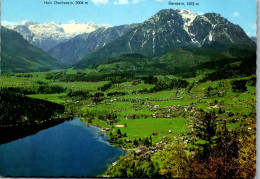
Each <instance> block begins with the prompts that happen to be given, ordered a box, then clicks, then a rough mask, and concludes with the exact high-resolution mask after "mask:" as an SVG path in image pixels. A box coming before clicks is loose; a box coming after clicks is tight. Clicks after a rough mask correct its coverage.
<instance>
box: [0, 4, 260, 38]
mask: <svg viewBox="0 0 260 179" xmlns="http://www.w3.org/2000/svg"><path fill="white" fill-rule="evenodd" d="M44 1H51V2H53V4H52V5H45V4H44ZM54 1H55V0H2V7H1V8H2V9H1V11H2V16H1V21H2V24H3V25H7V24H18V23H22V22H25V21H36V22H39V23H48V22H51V21H55V22H56V23H69V22H72V21H76V22H94V23H96V24H109V25H112V26H114V25H122V24H130V23H137V22H138V23H140V22H143V21H145V20H146V19H148V18H149V17H151V16H152V15H154V14H156V13H157V12H158V11H159V10H161V9H171V8H178V9H189V10H191V11H194V12H196V13H198V14H204V13H206V12H216V13H220V14H221V15H222V16H223V17H225V18H227V19H228V20H229V21H230V22H232V23H234V24H238V25H240V26H241V27H242V28H243V29H244V30H245V32H246V33H247V34H248V35H249V36H255V35H256V19H257V15H256V0H194V1H193V0H83V1H84V2H88V5H76V4H75V1H76V0H57V1H70V2H74V5H54ZM79 1H81V0H79ZM169 1H171V2H179V3H184V4H185V5H184V6H183V5H169V4H168V2H169ZM187 2H195V3H199V5H197V6H188V5H187V4H186V3H187Z"/></svg>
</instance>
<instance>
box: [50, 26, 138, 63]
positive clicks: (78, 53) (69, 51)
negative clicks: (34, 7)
mask: <svg viewBox="0 0 260 179" xmlns="http://www.w3.org/2000/svg"><path fill="white" fill-rule="evenodd" d="M137 25H138V24H131V25H121V26H115V27H110V28H107V27H102V28H99V29H98V30H96V31H94V32H91V33H89V34H88V33H84V34H80V35H77V36H76V37H74V38H72V39H70V40H68V41H66V42H63V43H60V44H58V45H57V46H55V47H53V48H52V49H50V50H49V51H48V54H50V55H51V56H53V57H54V58H56V59H58V60H61V61H62V62H65V63H68V64H72V63H76V62H78V61H79V60H81V59H82V58H83V57H85V56H87V55H88V54H90V53H92V52H95V51H97V50H99V49H100V48H102V47H104V46H105V45H107V44H109V43H110V42H112V41H114V40H116V39H118V38H119V37H121V36H122V35H123V34H124V33H126V32H127V31H129V30H130V29H132V28H133V27H136V26H137Z"/></svg>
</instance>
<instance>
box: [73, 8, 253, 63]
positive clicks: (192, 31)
mask: <svg viewBox="0 0 260 179" xmlns="http://www.w3.org/2000/svg"><path fill="white" fill-rule="evenodd" d="M182 46H188V47H199V48H217V49H226V48H231V47H234V48H249V49H250V48H255V44H254V43H253V42H252V40H250V38H249V37H248V36H247V35H246V33H245V32H244V31H243V29H242V28H240V27H239V26H238V25H234V24H232V23H231V22H229V21H227V20H226V19H225V18H223V17H221V16H220V15H219V14H215V13H207V14H204V15H197V14H195V13H193V12H191V11H189V10H179V9H168V10H161V11H159V12H158V13H157V14H155V15H154V16H152V17H151V18H149V19H148V20H146V21H145V22H143V23H142V24H140V25H138V26H137V27H135V28H133V29H132V30H130V31H129V32H127V33H125V34H124V35H123V36H122V37H120V38H119V39H117V40H115V41H113V42H112V43H110V44H108V45H106V46H104V47H103V48H101V49H100V50H98V51H97V52H94V53H92V54H90V55H89V56H87V57H86V58H84V59H83V60H81V61H80V62H79V63H77V64H75V66H74V67H75V68H87V67H88V66H89V65H91V64H95V63H97V62H98V61H100V60H103V59H106V58H109V57H116V56H119V55H122V54H126V53H140V54H143V55H145V56H149V57H158V56H161V55H164V54H166V53H167V52H169V51H170V50H172V49H174V48H178V47H182Z"/></svg>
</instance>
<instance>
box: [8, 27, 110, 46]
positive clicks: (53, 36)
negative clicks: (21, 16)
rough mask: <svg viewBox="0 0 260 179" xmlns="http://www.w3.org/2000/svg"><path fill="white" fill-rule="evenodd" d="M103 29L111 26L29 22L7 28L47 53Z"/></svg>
mask: <svg viewBox="0 0 260 179" xmlns="http://www.w3.org/2000/svg"><path fill="white" fill-rule="evenodd" d="M101 27H103V28H108V27H110V26H107V25H97V24H94V23H93V22H89V23H77V22H73V23H70V24H57V23H55V22H50V23H47V24H39V23H37V22H27V23H25V24H24V25H14V26H10V27H7V28H9V29H11V30H14V31H16V32H18V33H20V34H21V35H22V36H23V37H24V38H25V39H26V40H28V41H29V42H30V43H31V44H33V45H35V46H37V47H39V48H41V49H43V50H44V51H47V50H49V49H50V48H52V47H54V46H55V45H57V44H59V43H61V42H65V41H67V40H69V39H71V38H73V37H75V36H76V35H79V34H82V33H90V32H93V31H95V30H97V29H99V28H101Z"/></svg>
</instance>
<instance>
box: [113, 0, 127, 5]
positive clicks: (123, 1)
mask: <svg viewBox="0 0 260 179" xmlns="http://www.w3.org/2000/svg"><path fill="white" fill-rule="evenodd" d="M128 3H129V2H128V0H116V1H114V4H116V5H118V4H120V5H121V4H128Z"/></svg>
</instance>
